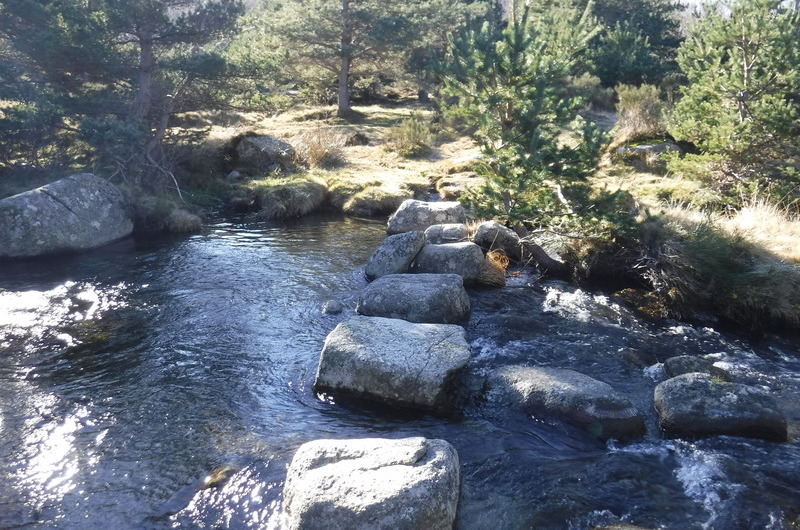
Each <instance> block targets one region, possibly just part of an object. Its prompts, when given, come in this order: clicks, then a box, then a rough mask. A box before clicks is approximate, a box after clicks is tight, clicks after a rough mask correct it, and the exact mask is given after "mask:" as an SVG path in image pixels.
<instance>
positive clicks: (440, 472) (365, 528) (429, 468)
mask: <svg viewBox="0 0 800 530" xmlns="http://www.w3.org/2000/svg"><path fill="white" fill-rule="evenodd" d="M460 480H461V478H460V470H459V461H458V454H457V453H456V450H455V449H454V448H453V446H452V445H450V444H449V443H447V442H446V441H444V440H431V439H426V438H419V437H417V438H405V439H401V440H384V439H378V438H367V439H358V440H316V441H313V442H308V443H306V444H303V445H302V446H301V447H300V448H299V449H298V450H297V452H296V453H295V455H294V458H293V459H292V463H291V465H290V466H289V471H288V473H287V477H286V487H285V488H284V494H283V495H284V502H285V506H286V513H287V515H288V520H289V521H288V527H289V528H290V529H293V530H428V529H451V528H453V524H454V523H455V518H456V510H457V507H458V498H459V487H460Z"/></svg>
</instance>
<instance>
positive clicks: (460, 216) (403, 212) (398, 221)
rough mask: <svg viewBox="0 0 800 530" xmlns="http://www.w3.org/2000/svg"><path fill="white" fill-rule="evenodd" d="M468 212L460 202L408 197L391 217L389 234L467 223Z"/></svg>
mask: <svg viewBox="0 0 800 530" xmlns="http://www.w3.org/2000/svg"><path fill="white" fill-rule="evenodd" d="M466 222H467V212H466V210H464V207H463V206H461V203H458V202H425V201H417V200H414V199H408V200H406V201H404V202H403V204H401V205H400V207H399V208H398V209H397V211H396V212H395V213H394V215H392V216H391V217H390V218H389V225H388V227H387V229H386V231H387V232H388V233H389V234H399V233H401V232H410V231H411V230H425V229H426V228H428V227H429V226H431V225H438V224H447V223H466Z"/></svg>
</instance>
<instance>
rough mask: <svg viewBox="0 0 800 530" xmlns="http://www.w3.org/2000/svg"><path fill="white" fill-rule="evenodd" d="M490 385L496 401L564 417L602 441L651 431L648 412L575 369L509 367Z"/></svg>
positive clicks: (494, 376) (495, 375) (499, 371)
mask: <svg viewBox="0 0 800 530" xmlns="http://www.w3.org/2000/svg"><path fill="white" fill-rule="evenodd" d="M489 387H490V393H489V396H490V399H491V400H492V401H495V402H498V403H500V404H503V405H508V406H511V407H515V408H519V409H522V410H524V411H525V412H527V413H529V414H533V415H536V416H543V417H552V418H556V419H559V420H561V421H564V422H566V423H569V424H571V425H575V426H577V427H580V428H582V429H584V430H586V432H588V433H589V434H590V435H592V436H594V437H595V438H599V439H601V440H606V439H609V438H620V439H630V438H636V437H638V436H641V435H643V434H644V432H645V426H644V419H643V417H642V414H641V413H640V412H639V410H638V409H636V407H635V406H634V405H633V403H631V401H630V400H629V399H628V398H626V397H625V396H623V395H622V394H620V393H619V392H617V391H616V390H614V389H613V388H612V387H611V386H610V385H608V384H607V383H604V382H602V381H598V380H597V379H593V378H591V377H589V376H588V375H584V374H581V373H579V372H575V371H573V370H565V369H561V368H536V367H530V366H504V367H502V368H498V369H497V370H495V371H494V372H492V374H491V375H490V377H489Z"/></svg>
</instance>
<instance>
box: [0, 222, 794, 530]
mask: <svg viewBox="0 0 800 530" xmlns="http://www.w3.org/2000/svg"><path fill="white" fill-rule="evenodd" d="M383 237H384V225H383V224H382V223H377V222H370V221H359V220H342V219H319V218H315V219H307V220H304V221H298V222H293V223H289V224H282V225H277V224H253V223H250V224H248V223H239V222H233V221H220V222H218V223H216V224H213V225H211V226H209V227H208V228H207V229H206V230H205V231H204V232H203V233H202V234H200V235H196V236H192V237H189V238H183V239H172V240H164V239H161V240H157V241H143V240H138V241H136V240H132V239H131V240H126V241H123V242H120V243H117V244H114V245H112V246H109V247H106V248H103V249H100V250H97V251H93V252H89V253H86V254H81V255H77V256H70V257H63V258H59V259H52V260H46V261H41V262H40V261H36V262H19V263H11V264H3V265H2V266H0V267H1V268H0V351H1V352H2V354H1V355H0V528H36V527H40V528H65V529H93V528H98V529H99V528H103V529H107V528H114V529H116V528H120V529H127V528H146V529H158V528H231V529H250V528H253V529H255V528H281V527H282V525H283V519H282V512H281V489H282V486H283V480H284V477H285V472H286V466H287V465H288V462H289V461H290V460H291V457H292V454H293V452H294V450H295V449H296V448H297V447H298V446H299V445H300V444H302V443H304V442H306V441H309V440H312V439H317V438H323V437H332V438H351V437H366V436H386V437H404V436H415V435H423V436H428V437H437V438H444V439H446V440H448V441H450V442H451V443H452V444H453V445H454V446H455V447H456V449H457V450H458V452H459V456H460V458H461V464H462V476H463V484H462V499H461V505H460V509H459V519H458V527H459V528H463V529H492V530H497V529H501V528H509V529H517V528H520V529H521V528H574V529H582V528H593V527H595V526H603V525H608V524H613V523H619V522H627V523H631V524H637V525H640V526H644V527H649V528H676V529H684V528H719V529H728V528H774V529H780V528H787V529H789V528H797V527H798V526H797V525H800V519H799V518H800V446H798V443H797V436H798V421H799V420H800V344H798V342H797V341H795V340H792V339H787V338H781V337H768V338H766V339H764V340H761V341H759V342H758V343H751V342H747V341H744V340H742V339H737V338H734V337H729V336H726V335H724V334H720V333H718V332H716V331H714V330H712V329H708V328H700V327H691V326H687V325H681V324H678V323H660V324H652V323H647V322H643V321H640V320H638V319H637V318H635V317H634V316H633V315H631V314H630V313H628V312H627V311H626V310H625V309H624V308H622V307H620V306H618V305H617V304H615V303H614V302H613V301H612V300H610V299H609V298H607V297H605V296H602V295H600V294H593V293H586V292H583V291H581V290H577V289H575V288H574V287H571V286H569V285H566V284H562V283H558V282H552V283H544V284H540V283H537V282H536V281H535V278H532V277H526V276H524V275H523V276H520V277H518V278H515V279H512V281H511V282H510V286H509V287H507V288H505V289H503V290H494V291H474V292H472V293H471V298H472V302H473V307H474V310H473V316H472V318H471V320H470V323H469V326H468V335H469V338H470V341H471V344H472V346H473V356H474V359H473V362H472V363H471V365H470V376H471V378H472V379H474V380H479V379H480V376H481V374H483V373H485V372H486V371H488V370H489V369H490V368H492V367H495V366H498V365H500V364H511V363H530V364H540V365H548V366H560V367H569V368H573V369H577V370H580V371H583V372H585V373H587V374H589V375H592V376H594V377H597V378H599V379H602V380H604V381H606V382H608V383H610V384H612V385H613V386H615V387H617V388H618V389H620V390H622V391H624V392H626V393H628V395H630V396H631V399H632V400H633V401H634V402H635V403H636V404H637V405H638V406H639V407H640V408H641V409H642V410H643V411H646V415H647V422H648V435H647V437H645V438H644V439H642V440H639V441H637V442H635V443H628V444H621V443H614V442H612V443H608V444H601V443H598V442H595V441H593V440H590V439H588V438H587V437H585V436H584V435H583V434H582V433H580V432H576V431H573V430H571V429H569V428H568V427H565V426H563V425H560V424H557V423H545V422H541V421H536V420H534V419H532V418H529V417H520V416H515V415H514V414H511V413H508V412H507V411H502V410H492V409H491V408H490V407H486V406H482V405H480V404H477V403H475V404H473V405H470V406H469V407H467V409H466V411H465V414H464V417H463V418H462V419H460V420H450V421H448V420H444V419H440V418H433V417H429V416H416V415H409V414H400V413H395V412H391V411H386V410H381V409H377V408H375V407H369V406H362V405H359V404H355V403H336V402H334V400H332V399H329V398H326V397H324V396H315V395H314V394H313V393H312V391H311V388H310V385H311V382H312V380H313V376H314V371H315V369H316V364H317V361H318V358H319V351H320V349H321V346H322V342H323V341H324V339H325V336H326V335H327V333H328V332H329V331H330V330H332V329H333V327H334V326H335V325H336V324H337V323H338V322H339V321H340V320H341V319H342V318H346V317H347V316H348V315H349V314H352V311H350V310H348V311H346V312H345V314H344V315H341V316H330V315H324V314H323V313H322V312H321V311H320V308H321V306H322V304H323V303H324V302H325V301H326V300H328V299H331V298H333V299H337V300H340V301H342V302H344V303H345V305H349V304H350V302H351V301H352V298H353V295H354V293H355V292H357V291H358V290H359V289H361V288H362V287H363V286H364V285H365V283H366V282H365V280H364V279H363V277H362V272H361V270H360V267H362V266H363V264H364V263H365V262H366V260H367V258H368V257H369V255H370V254H371V253H372V252H373V251H374V249H375V248H376V247H377V245H378V244H379V242H380V241H381V240H382V238H383ZM678 354H697V355H700V354H702V355H708V356H709V357H710V358H712V359H714V360H715V361H718V362H719V363H720V364H722V365H724V366H725V367H727V368H728V369H729V370H730V371H731V372H733V374H734V376H735V377H736V378H737V380H738V381H743V382H748V383H750V384H756V385H762V386H766V387H768V388H770V389H772V390H773V392H774V395H775V396H776V397H777V398H778V399H779V401H780V402H781V404H782V407H783V408H784V410H785V411H786V413H787V415H788V416H789V418H790V424H791V429H792V434H793V438H792V439H793V441H792V442H790V443H786V444H773V443H767V442H760V441H752V440H743V439H738V438H727V437H719V438H715V439H710V440H705V441H695V442H689V441H681V440H663V439H662V438H661V437H660V435H659V433H658V429H657V426H656V420H655V415H654V412H653V411H652V390H653V388H654V387H655V385H656V384H657V382H658V381H660V380H661V378H663V374H662V372H661V368H660V366H661V365H660V363H661V362H662V361H663V360H664V359H666V358H667V357H670V356H672V355H678ZM215 470H217V471H219V470H225V471H223V473H224V474H226V475H229V476H230V479H229V480H228V482H227V483H225V484H224V485H221V486H219V487H213V488H207V489H200V486H201V485H202V484H203V483H204V482H205V477H207V476H208V475H210V474H212V473H214V472H215Z"/></svg>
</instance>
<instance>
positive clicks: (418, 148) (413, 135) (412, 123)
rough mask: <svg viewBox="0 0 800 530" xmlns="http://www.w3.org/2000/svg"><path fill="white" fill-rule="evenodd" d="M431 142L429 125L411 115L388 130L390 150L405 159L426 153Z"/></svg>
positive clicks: (431, 133) (432, 138)
mask: <svg viewBox="0 0 800 530" xmlns="http://www.w3.org/2000/svg"><path fill="white" fill-rule="evenodd" d="M433 141H434V134H433V131H432V129H431V126H430V124H429V123H428V122H426V121H425V120H423V119H422V118H421V117H419V116H416V115H413V114H412V115H411V117H410V118H407V119H405V120H403V121H402V122H400V124H398V125H396V126H394V127H392V128H391V129H389V143H390V148H391V149H392V150H393V151H395V152H397V153H398V154H399V155H400V156H404V157H406V158H411V157H415V156H422V155H424V154H426V153H428V152H429V151H430V150H431V146H432V144H433Z"/></svg>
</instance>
